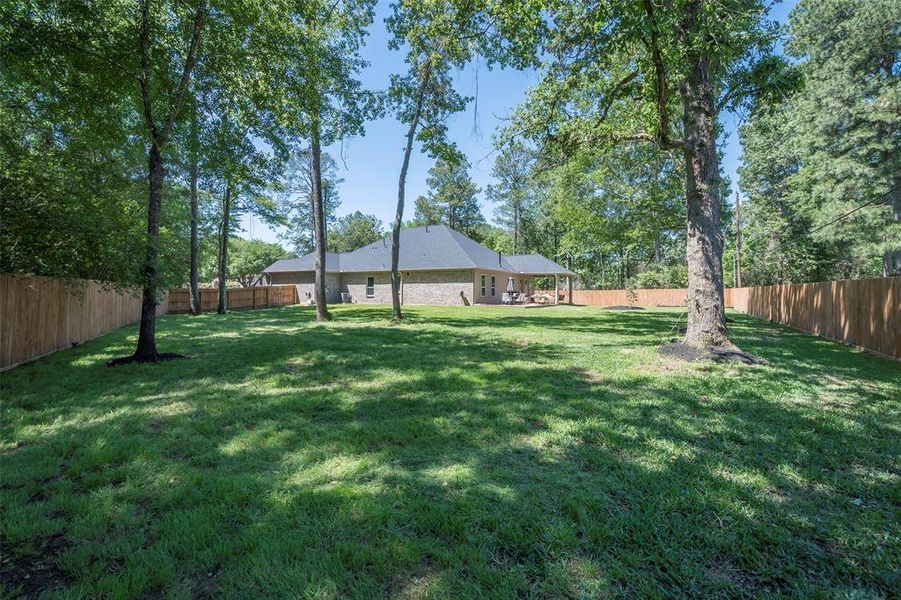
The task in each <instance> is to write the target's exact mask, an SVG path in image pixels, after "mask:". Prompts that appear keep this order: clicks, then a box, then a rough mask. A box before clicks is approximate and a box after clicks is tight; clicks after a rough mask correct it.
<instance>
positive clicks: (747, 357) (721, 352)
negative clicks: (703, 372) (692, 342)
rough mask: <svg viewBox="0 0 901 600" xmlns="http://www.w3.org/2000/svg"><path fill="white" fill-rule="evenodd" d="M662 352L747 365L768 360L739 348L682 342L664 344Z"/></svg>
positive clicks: (672, 355) (670, 354)
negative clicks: (693, 344) (704, 346)
mask: <svg viewBox="0 0 901 600" xmlns="http://www.w3.org/2000/svg"><path fill="white" fill-rule="evenodd" d="M657 351H658V352H660V354H662V355H664V356H669V357H672V358H678V359H679V360H684V361H685V362H697V361H702V360H712V361H713V362H718V363H726V362H740V363H744V364H746V365H765V364H767V361H766V360H765V359H763V358H760V357H759V356H755V355H753V354H749V353H748V352H742V351H741V350H739V349H737V348H696V347H694V346H687V345H686V344H684V343H682V342H673V343H672V344H664V345H663V346H660V347H659V348H658V349H657Z"/></svg>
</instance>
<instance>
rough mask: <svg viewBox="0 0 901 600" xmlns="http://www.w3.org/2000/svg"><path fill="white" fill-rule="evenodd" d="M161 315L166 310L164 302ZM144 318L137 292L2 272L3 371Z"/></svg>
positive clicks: (0, 356) (0, 334) (0, 352)
mask: <svg viewBox="0 0 901 600" xmlns="http://www.w3.org/2000/svg"><path fill="white" fill-rule="evenodd" d="M157 313H158V314H165V313H166V302H165V300H164V301H163V302H161V303H160V306H159V308H158V310H157ZM140 318H141V296H140V291H139V290H126V291H117V290H114V289H111V288H109V287H105V286H103V285H102V284H100V283H98V282H96V281H87V280H71V281H66V280H62V279H54V278H52V277H19V276H16V275H6V274H0V369H6V368H9V367H13V366H15V365H17V364H20V363H23V362H26V361H29V360H33V359H35V358H38V357H40V356H43V355H45V354H49V353H51V352H54V351H55V350H60V349H62V348H68V347H70V346H72V345H77V344H81V343H84V342H85V341H87V340H90V339H91V338H95V337H97V336H100V335H103V334H104V333H107V332H108V331H112V330H113V329H118V328H119V327H122V326H123V325H128V324H129V323H135V322H137V321H139V320H140Z"/></svg>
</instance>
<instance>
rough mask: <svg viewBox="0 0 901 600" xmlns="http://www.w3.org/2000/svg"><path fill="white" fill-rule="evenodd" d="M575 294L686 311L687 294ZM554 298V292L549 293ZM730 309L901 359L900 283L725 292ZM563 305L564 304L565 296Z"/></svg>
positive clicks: (578, 300)
mask: <svg viewBox="0 0 901 600" xmlns="http://www.w3.org/2000/svg"><path fill="white" fill-rule="evenodd" d="M631 292H634V296H633V297H631V298H630V290H573V302H574V303H575V304H588V305H592V306H619V305H629V304H634V305H635V306H643V307H651V306H682V305H684V304H685V298H686V295H687V294H688V290H686V289H658V290H631ZM548 293H551V294H552V293H553V291H551V292H548ZM724 299H725V302H726V307H728V308H735V309H736V310H738V311H741V312H744V313H747V314H749V315H754V316H755V317H760V318H761V319H767V320H768V321H773V322H774V323H781V324H783V325H788V326H789V327H793V328H795V329H799V330H801V331H806V332H808V333H812V334H814V335H817V336H820V337H825V338H830V339H833V340H838V341H840V342H845V343H848V344H853V345H855V346H860V347H861V348H865V349H867V350H870V351H871V352H876V353H878V354H883V355H886V356H891V357H894V358H901V278H899V277H889V278H881V279H857V280H847V281H826V282H823V283H798V284H791V285H773V286H765V287H751V288H747V287H746V288H734V289H726V290H725V294H724ZM561 301H562V302H566V291H565V290H564V292H563V299H562V300H561Z"/></svg>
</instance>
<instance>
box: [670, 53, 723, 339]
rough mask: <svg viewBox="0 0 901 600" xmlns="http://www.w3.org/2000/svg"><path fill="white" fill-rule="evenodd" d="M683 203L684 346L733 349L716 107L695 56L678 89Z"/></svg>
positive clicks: (706, 66) (704, 67)
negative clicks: (726, 306) (685, 216)
mask: <svg viewBox="0 0 901 600" xmlns="http://www.w3.org/2000/svg"><path fill="white" fill-rule="evenodd" d="M680 95H681V97H682V108H683V123H684V130H685V140H684V142H685V144H684V152H683V153H684V159H685V195H686V200H687V203H688V241H687V244H686V257H687V261H688V299H687V302H688V324H687V328H686V332H685V344H686V345H688V346H694V347H697V348H734V346H733V345H732V343H731V342H730V341H729V336H728V333H727V331H726V323H725V312H724V299H723V234H722V230H721V227H720V189H719V187H720V186H719V183H720V182H719V159H718V156H717V152H716V133H717V129H716V128H717V123H716V108H715V94H714V86H713V82H712V81H711V79H710V63H709V61H707V60H706V59H704V58H697V59H695V61H694V64H693V65H692V66H691V71H690V73H689V75H688V77H687V78H686V79H685V81H684V82H683V83H682V86H681V88H680Z"/></svg>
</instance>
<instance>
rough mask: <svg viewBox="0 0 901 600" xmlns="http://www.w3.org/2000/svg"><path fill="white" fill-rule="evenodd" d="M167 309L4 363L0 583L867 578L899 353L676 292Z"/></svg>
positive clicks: (603, 583) (95, 587)
mask: <svg viewBox="0 0 901 600" xmlns="http://www.w3.org/2000/svg"><path fill="white" fill-rule="evenodd" d="M334 314H335V317H336V321H335V322H334V323H331V324H328V325H317V324H315V323H314V322H313V320H312V318H313V312H312V310H311V309H309V308H297V307H292V308H284V309H271V310H261V311H248V312H240V313H233V314H231V315H228V316H225V317H221V316H218V315H205V316H202V317H199V318H192V317H189V316H168V317H165V318H164V319H162V321H161V322H160V327H159V329H160V335H159V345H160V349H161V350H163V351H174V352H182V353H185V354H188V355H190V357H191V358H190V359H188V360H181V361H175V362H170V363H164V364H156V365H129V366H124V367H116V368H108V367H106V366H105V365H104V362H105V361H106V360H107V359H109V358H111V357H115V356H119V355H123V354H127V353H128V352H129V351H130V350H131V348H132V347H133V344H134V340H135V333H136V328H135V327H134V326H132V327H126V328H124V329H122V330H119V331H116V332H114V333H112V334H110V335H107V336H105V337H103V338H101V339H98V340H94V341H92V342H89V343H88V344H87V345H85V346H84V347H80V348H76V349H73V350H67V351H63V352H59V353H57V354H55V355H52V356H50V357H48V358H46V359H43V360H40V361H38V362H36V363H33V364H30V365H26V366H23V367H20V368H18V369H15V370H13V371H11V372H8V373H4V374H2V376H0V377H2V426H0V431H2V436H0V452H2V454H0V490H2V495H0V499H2V517H0V524H2V530H0V533H2V546H3V547H2V581H3V584H2V585H3V591H2V593H0V596H3V597H7V596H9V595H11V594H13V595H14V594H16V593H24V594H30V595H39V594H41V593H44V594H49V595H51V596H59V597H63V596H66V597H73V596H90V597H97V596H115V597H135V596H145V595H147V596H154V595H163V596H165V597H185V598H187V597H197V596H212V597H220V596H224V597H285V598H288V597H290V598H297V597H321V598H333V597H358V598H373V597H421V598H431V597H445V598H461V597H479V596H481V597H524V596H526V597H528V596H533V597H587V598H596V597H604V596H608V595H611V596H622V595H625V596H663V595H722V596H734V595H744V596H760V595H778V594H782V595H795V596H810V595H818V594H819V595H824V596H830V597H832V596H839V597H852V596H854V597H880V596H891V595H893V594H896V593H897V591H898V589H899V586H901V579H899V575H898V573H899V570H901V466H899V464H901V462H899V450H901V416H899V412H901V364H898V363H894V362H890V361H888V360H885V359H880V358H876V357H873V356H870V355H867V354H864V353H860V352H856V351H853V350H851V349H848V348H846V347H843V346H841V345H838V344H835V343H832V342H828V341H823V340H818V339H815V338H813V337H809V336H806V335H802V334H800V333H796V332H792V331H790V330H787V329H783V328H778V327H776V326H773V325H769V324H765V323H763V322H761V321H758V320H755V319H751V318H748V317H744V316H741V315H735V318H736V319H737V323H735V324H734V325H732V331H733V335H734V338H735V339H736V341H737V342H738V343H739V345H740V346H741V347H742V348H743V349H745V350H748V351H751V352H753V353H756V354H758V355H761V356H763V357H765V358H766V359H768V360H769V363H770V364H769V365H768V366H744V365H716V364H701V365H684V364H681V363H675V362H671V361H669V360H662V359H660V358H658V356H657V354H656V352H655V347H656V346H657V345H659V344H660V343H662V342H666V341H668V340H669V338H670V337H671V336H670V335H669V333H668V332H669V331H670V330H671V329H672V328H673V326H674V325H677V324H678V321H679V318H680V313H679V311H677V310H667V309H659V310H647V311H641V312H638V311H636V312H630V313H624V312H611V311H603V310H599V309H596V308H590V307H575V308H573V307H554V308H544V309H538V310H524V309H506V308H501V307H496V308H489V307H486V308H415V309H414V308H408V309H407V315H408V321H407V322H406V323H405V324H404V325H400V326H393V325H391V324H390V323H389V322H388V321H387V317H388V316H389V315H390V309H389V308H387V307H335V308H334Z"/></svg>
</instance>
